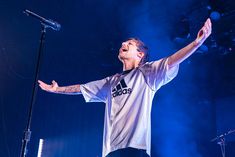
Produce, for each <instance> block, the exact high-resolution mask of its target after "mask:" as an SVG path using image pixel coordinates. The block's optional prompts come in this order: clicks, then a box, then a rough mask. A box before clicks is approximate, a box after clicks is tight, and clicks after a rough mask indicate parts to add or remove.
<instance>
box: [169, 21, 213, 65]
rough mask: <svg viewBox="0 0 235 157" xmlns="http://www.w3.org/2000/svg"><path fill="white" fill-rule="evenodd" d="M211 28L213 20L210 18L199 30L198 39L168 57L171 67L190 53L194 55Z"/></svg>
mask: <svg viewBox="0 0 235 157" xmlns="http://www.w3.org/2000/svg"><path fill="white" fill-rule="evenodd" d="M211 30H212V24H211V20H210V19H209V18H208V19H207V20H206V22H205V24H204V26H203V27H202V28H201V29H200V30H199V32H198V34H197V38H196V40H194V41H193V42H192V43H190V44H189V45H187V46H186V47H184V48H182V49H180V50H179V51H177V52H176V53H174V54H173V55H171V56H170V57H168V65H169V67H170V68H171V67H174V66H175V65H177V64H180V63H181V62H183V61H184V60H185V59H187V58H188V57H189V56H190V55H192V54H193V53H194V52H195V51H196V50H197V48H199V47H200V46H201V45H202V44H203V42H204V41H205V40H206V39H207V38H208V37H209V36H210V34H211Z"/></svg>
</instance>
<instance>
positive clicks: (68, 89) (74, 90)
mask: <svg viewBox="0 0 235 157" xmlns="http://www.w3.org/2000/svg"><path fill="white" fill-rule="evenodd" d="M57 92H58V93H61V94H81V90H80V85H72V86H65V87H60V88H59V89H58V90H57Z"/></svg>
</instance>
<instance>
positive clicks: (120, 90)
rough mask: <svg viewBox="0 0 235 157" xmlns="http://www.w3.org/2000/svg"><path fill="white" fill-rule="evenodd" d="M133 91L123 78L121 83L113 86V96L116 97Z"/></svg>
mask: <svg viewBox="0 0 235 157" xmlns="http://www.w3.org/2000/svg"><path fill="white" fill-rule="evenodd" d="M131 92H132V89H131V88H128V87H127V85H126V83H125V81H124V79H122V80H121V81H120V83H118V84H117V86H116V87H115V88H113V90H112V96H113V98H114V97H116V96H120V95H123V94H131Z"/></svg>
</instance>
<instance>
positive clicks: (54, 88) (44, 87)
mask: <svg viewBox="0 0 235 157" xmlns="http://www.w3.org/2000/svg"><path fill="white" fill-rule="evenodd" d="M38 83H39V86H40V87H41V89H42V90H45V91H47V92H53V93H56V92H57V88H58V87H59V86H58V84H57V82H56V81H54V80H53V81H52V84H51V85H48V84H46V83H44V82H43V81H41V80H38Z"/></svg>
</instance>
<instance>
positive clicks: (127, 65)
mask: <svg viewBox="0 0 235 157" xmlns="http://www.w3.org/2000/svg"><path fill="white" fill-rule="evenodd" d="M138 66H139V63H138V62H128V61H124V62H123V69H122V70H123V71H127V70H131V69H134V68H137V67H138Z"/></svg>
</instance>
